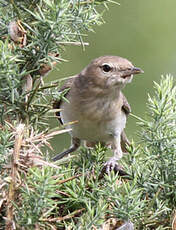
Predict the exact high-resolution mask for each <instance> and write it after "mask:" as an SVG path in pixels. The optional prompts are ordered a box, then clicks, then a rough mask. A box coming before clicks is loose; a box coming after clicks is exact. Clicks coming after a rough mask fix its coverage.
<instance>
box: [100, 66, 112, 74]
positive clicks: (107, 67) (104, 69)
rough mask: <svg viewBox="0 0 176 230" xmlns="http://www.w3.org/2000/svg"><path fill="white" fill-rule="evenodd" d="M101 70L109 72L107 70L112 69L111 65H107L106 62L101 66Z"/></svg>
mask: <svg viewBox="0 0 176 230" xmlns="http://www.w3.org/2000/svg"><path fill="white" fill-rule="evenodd" d="M102 70H103V71H104V72H109V71H111V70H112V67H111V66H109V65H108V64H104V65H103V66H102Z"/></svg>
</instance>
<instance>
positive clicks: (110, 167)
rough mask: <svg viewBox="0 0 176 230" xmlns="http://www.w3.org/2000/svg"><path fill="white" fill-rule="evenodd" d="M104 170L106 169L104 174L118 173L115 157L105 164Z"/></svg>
mask: <svg viewBox="0 0 176 230" xmlns="http://www.w3.org/2000/svg"><path fill="white" fill-rule="evenodd" d="M105 169H106V173H109V172H111V171H118V169H119V164H118V159H117V158H116V157H111V158H110V159H109V160H108V161H107V162H106V163H105Z"/></svg>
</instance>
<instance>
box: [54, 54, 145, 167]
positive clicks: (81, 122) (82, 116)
mask: <svg viewBox="0 0 176 230" xmlns="http://www.w3.org/2000/svg"><path fill="white" fill-rule="evenodd" d="M142 72H143V71H142V70H141V69H139V68H136V67H134V66H133V65H132V63H131V62H129V61H128V60H127V59H124V58H121V57H117V56H103V57H100V58H97V59H95V60H93V61H92V62H91V63H90V64H89V65H88V66H87V67H86V68H85V69H83V70H82V71H81V73H80V74H78V75H76V76H73V78H70V79H68V80H67V81H66V82H65V84H64V85H63V86H62V88H61V89H60V92H63V91H64V90H66V89H68V91H67V93H66V94H65V97H66V98H67V99H68V100H69V103H68V102H65V101H64V100H58V101H56V102H55V103H54V108H55V109H58V108H61V109H62V111H61V112H57V113H56V115H57V116H58V119H59V121H60V122H61V124H63V123H64V124H65V123H68V122H72V121H77V122H76V123H75V124H72V125H68V127H69V128H71V129H72V131H71V133H70V134H71V137H72V146H71V147H70V148H69V149H68V150H66V151H65V152H63V153H61V154H59V155H57V156H55V157H54V158H53V160H54V161H56V160H58V159H60V158H62V157H63V156H65V155H67V154H68V153H71V152H73V151H75V150H76V149H77V148H78V147H79V146H80V143H81V140H84V141H86V142H87V144H86V145H87V146H89V147H90V146H91V147H92V146H94V145H95V144H96V143H97V142H101V143H102V144H107V145H110V146H111V148H112V149H113V151H114V157H113V159H110V161H108V163H107V166H108V170H109V168H111V167H114V163H113V162H114V161H116V160H118V159H120V158H121V157H122V151H123V152H126V144H129V141H128V139H127V137H126V135H125V132H124V128H125V124H126V119H127V116H128V114H129V113H130V112H131V108H130V105H129V104H128V101H127V99H126V98H125V96H124V95H123V93H122V92H121V89H122V88H123V87H124V86H125V85H126V84H127V83H130V82H131V80H132V78H133V74H138V73H142ZM120 143H121V144H120Z"/></svg>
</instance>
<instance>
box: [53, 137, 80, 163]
mask: <svg viewBox="0 0 176 230" xmlns="http://www.w3.org/2000/svg"><path fill="white" fill-rule="evenodd" d="M80 144H81V141H80V139H78V138H74V137H72V145H71V146H70V148H69V149H67V150H66V151H64V152H62V153H59V154H58V155H56V156H55V157H53V158H52V161H57V160H59V159H61V158H63V157H64V156H66V155H68V154H69V153H72V152H74V151H75V150H76V149H78V148H79V146H80Z"/></svg>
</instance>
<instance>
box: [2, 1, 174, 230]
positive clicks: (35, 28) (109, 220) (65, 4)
mask: <svg viewBox="0 0 176 230" xmlns="http://www.w3.org/2000/svg"><path fill="white" fill-rule="evenodd" d="M109 2H110V1H108V0H104V1H98V0H97V1H96V0H95V1H79V0H75V1H70V0H39V1H37V0H36V1H34V0H33V1H13V0H12V1H2V0H1V1H0V25H1V31H0V35H1V36H0V172H1V173H0V229H6V230H7V229H8V230H9V229H10V230H11V229H26V230H29V229H32V230H33V229H75V230H76V229H80V230H81V229H118V227H120V226H122V225H123V223H124V222H125V223H131V225H130V226H131V227H130V229H134V227H132V225H134V226H135V229H138V230H141V229H143V230H151V229H155V230H161V229H162V230H163V229H175V225H176V216H175V203H176V192H175V187H176V182H175V175H176V129H175V122H176V98H175V97H176V96H175V95H176V86H175V82H174V78H173V77H172V76H163V77H162V78H161V82H160V84H158V83H154V87H155V89H154V90H155V94H154V96H149V97H148V104H147V114H146V118H145V119H144V118H143V119H142V118H138V125H139V126H140V127H141V132H140V134H139V140H140V142H139V143H138V145H137V144H135V143H132V144H131V146H130V147H129V149H128V151H129V154H125V156H124V157H123V159H122V160H121V162H120V163H121V164H122V165H123V167H124V170H125V171H126V172H127V175H126V176H123V177H120V176H119V175H118V174H115V173H114V172H111V173H110V174H109V175H102V168H103V167H104V162H105V154H106V148H104V147H102V146H100V145H98V146H97V147H96V149H94V150H86V149H84V148H82V149H81V150H80V151H79V152H78V153H77V154H75V155H74V156H69V157H66V158H64V159H61V160H59V161H58V162H57V163H56V164H53V163H52V162H50V161H49V159H50V156H49V154H48V152H47V148H46V147H49V148H52V147H51V145H50V143H49V139H50V138H53V137H54V136H55V135H57V134H62V133H64V132H67V131H68V130H62V129H61V127H59V128H56V129H52V130H51V129H50V127H49V125H48V117H49V116H51V114H52V113H53V114H54V112H56V111H55V110H53V109H52V103H53V100H55V99H59V97H64V94H59V93H58V88H59V86H60V81H59V80H58V81H55V82H49V83H44V81H43V77H44V76H45V77H46V75H47V73H48V72H49V71H50V70H51V69H52V67H53V66H54V65H55V64H56V63H62V62H63V61H64V59H62V53H63V51H64V47H65V46H66V45H68V44H69V45H70V44H71V45H82V46H83V47H84V45H86V43H84V41H83V38H84V33H85V32H87V31H91V30H93V26H94V25H100V24H102V23H103V19H102V12H100V10H102V7H101V8H99V12H98V11H97V6H99V5H103V6H105V7H106V6H107V3H109ZM53 116H54V115H53ZM43 147H44V148H43ZM132 223H133V224H132Z"/></svg>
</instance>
